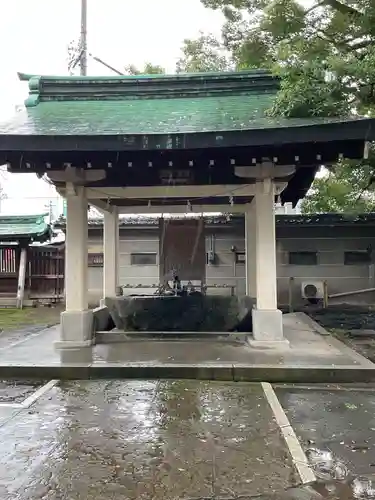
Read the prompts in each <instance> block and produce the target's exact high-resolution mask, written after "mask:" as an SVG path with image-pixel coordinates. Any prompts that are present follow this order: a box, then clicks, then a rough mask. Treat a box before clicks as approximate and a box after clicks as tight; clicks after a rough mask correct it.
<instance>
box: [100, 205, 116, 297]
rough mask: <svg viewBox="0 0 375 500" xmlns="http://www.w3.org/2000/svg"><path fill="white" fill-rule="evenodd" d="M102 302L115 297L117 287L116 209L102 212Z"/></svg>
mask: <svg viewBox="0 0 375 500" xmlns="http://www.w3.org/2000/svg"><path fill="white" fill-rule="evenodd" d="M103 252H104V265H103V301H102V304H104V301H105V298H106V297H115V296H116V294H117V287H118V286H119V219H118V211H117V208H115V207H113V212H104V232H103Z"/></svg>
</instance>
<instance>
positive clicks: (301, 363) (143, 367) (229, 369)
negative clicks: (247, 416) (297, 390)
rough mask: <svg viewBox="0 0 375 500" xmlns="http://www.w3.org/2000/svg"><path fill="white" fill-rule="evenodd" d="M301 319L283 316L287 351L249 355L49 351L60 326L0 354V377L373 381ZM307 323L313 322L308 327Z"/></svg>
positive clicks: (163, 345) (223, 341) (242, 350)
mask: <svg viewBox="0 0 375 500" xmlns="http://www.w3.org/2000/svg"><path fill="white" fill-rule="evenodd" d="M304 316H305V315H304V314H286V315H284V329H285V336H286V337H287V338H288V340H289V342H290V348H283V349H255V348H253V347H251V346H250V345H249V344H248V343H247V342H246V341H244V340H243V341H242V342H241V341H239V340H238V338H237V339H231V338H230V337H227V338H189V339H182V340H181V339H180V340H164V339H163V340H155V339H150V340H147V341H145V340H144V339H142V340H137V339H134V338H133V339H131V340H130V341H124V342H122V343H119V342H116V343H113V342H109V343H108V344H99V345H95V346H92V347H88V348H82V349H68V350H56V349H55V348H54V342H55V341H56V340H58V339H59V334H60V332H59V326H55V327H53V328H49V329H45V330H43V331H41V332H39V333H35V334H33V335H32V336H30V337H28V338H25V339H23V340H22V339H21V340H18V341H17V342H15V343H13V344H11V345H8V346H6V347H3V348H0V377H5V378H10V377H18V378H24V377H29V376H31V377H33V378H67V379H72V378H73V379H74V378H77V379H88V378H95V377H97V378H106V377H108V378H114V377H120V378H127V377H130V378H135V377H138V378H155V377H157V378H197V379H205V378H208V379H213V380H217V379H220V380H242V381H265V380H266V381H270V382H271V381H272V382H275V381H283V380H284V381H289V382H296V381H304V382H308V381H314V382H331V381H340V382H350V381H351V380H350V378H351V377H354V378H353V380H352V381H358V382H363V381H364V380H373V381H375V365H374V364H373V363H371V362H370V361H369V360H367V359H366V358H364V357H363V356H361V355H360V354H358V353H356V352H354V351H353V350H352V349H350V348H348V347H347V346H345V345H344V344H342V343H341V342H339V341H337V340H336V339H334V338H333V337H332V336H330V335H321V334H319V333H317V331H315V330H314V324H311V321H305V320H304V319H305V318H304ZM313 323H314V322H313Z"/></svg>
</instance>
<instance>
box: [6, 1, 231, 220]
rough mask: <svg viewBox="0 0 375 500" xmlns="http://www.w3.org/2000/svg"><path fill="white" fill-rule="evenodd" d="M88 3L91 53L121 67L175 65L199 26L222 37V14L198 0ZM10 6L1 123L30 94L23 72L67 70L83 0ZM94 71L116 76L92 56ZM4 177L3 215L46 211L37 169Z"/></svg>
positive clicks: (62, 72)
mask: <svg viewBox="0 0 375 500" xmlns="http://www.w3.org/2000/svg"><path fill="white" fill-rule="evenodd" d="M3 1H4V0H3ZM87 1H88V47H89V51H90V52H91V53H93V54H94V55H96V56H97V57H100V58H101V59H103V60H105V61H106V62H108V63H109V64H111V65H112V66H114V67H117V68H119V69H120V70H122V69H123V68H124V66H126V65H128V64H135V65H137V66H142V65H143V64H144V63H146V62H152V63H155V64H160V65H161V66H164V67H165V68H166V69H167V70H168V71H173V70H174V67H175V63H176V60H177V59H178V57H179V54H180V48H181V45H182V41H183V39H184V38H191V37H195V36H197V35H198V34H199V31H204V32H211V33H214V34H217V35H218V34H219V33H220V28H221V24H222V17H221V14H220V13H217V12H216V13H215V12H212V11H209V10H206V9H204V7H203V6H202V5H201V3H200V0H87ZM6 5H7V6H6V9H5V8H3V9H1V35H2V43H1V49H0V58H1V64H0V67H1V75H0V121H1V120H3V119H5V118H7V117H9V116H10V115H11V114H12V113H14V109H15V106H16V105H17V104H22V103H23V101H24V99H25V98H26V96H27V92H28V89H27V84H25V83H23V84H21V83H20V82H18V80H17V71H22V72H25V73H26V72H27V73H33V74H58V75H66V74H68V71H67V46H68V44H69V42H70V41H72V40H74V39H78V38H79V33H80V0H12V1H11V2H6ZM88 73H89V74H90V75H108V74H111V72H109V71H108V70H107V69H106V68H104V67H103V66H101V65H100V64H98V63H95V61H92V60H91V61H90V60H89V66H88ZM0 175H1V177H0V182H1V185H2V186H3V188H4V190H5V192H6V194H7V195H8V198H9V199H8V200H5V201H3V202H2V204H1V205H2V209H1V210H2V211H3V212H4V213H35V212H38V211H41V210H43V206H44V204H45V202H46V201H47V198H48V197H49V196H51V189H50V187H49V186H48V185H47V184H46V183H44V182H43V181H40V180H38V179H36V177H35V176H34V175H33V174H19V175H16V174H13V175H12V174H9V173H6V172H4V171H2V172H0ZM35 197H40V199H39V200H35ZM42 197H46V198H45V199H42ZM21 200H23V203H21Z"/></svg>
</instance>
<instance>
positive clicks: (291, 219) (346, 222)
mask: <svg viewBox="0 0 375 500" xmlns="http://www.w3.org/2000/svg"><path fill="white" fill-rule="evenodd" d="M197 217H199V215H197ZM275 217H276V225H277V226H278V227H288V226H289V227H295V226H299V227H306V226H307V227H312V226H320V227H335V226H352V225H356V226H374V225H375V212H370V213H366V214H356V215H350V214H339V213H326V214H293V215H288V214H287V215H284V214H282V215H276V216H275ZM173 218H174V217H171V219H173ZM179 218H180V219H181V218H183V217H181V216H180V217H179ZM204 219H205V223H206V224H207V225H218V226H230V225H233V224H236V223H239V224H242V222H243V220H244V216H243V215H230V214H222V215H206V216H205V217H204ZM119 224H120V227H123V228H126V227H136V228H137V227H158V225H159V218H158V217H149V216H147V215H140V216H136V217H135V216H132V217H121V216H120V219H119ZM65 225H66V221H65V219H64V218H63V217H61V218H60V219H59V220H58V221H56V223H55V227H56V228H62V229H63V228H65ZM88 225H89V229H102V227H103V218H95V219H94V218H93V219H89V222H88Z"/></svg>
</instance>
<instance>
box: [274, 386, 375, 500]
mask: <svg viewBox="0 0 375 500" xmlns="http://www.w3.org/2000/svg"><path fill="white" fill-rule="evenodd" d="M275 391H276V394H277V397H278V399H279V401H280V402H281V404H282V406H283V408H284V410H285V412H286V414H287V416H288V418H289V420H290V422H291V425H292V426H293V428H294V430H295V432H296V435H297V437H298V439H299V441H300V443H301V445H302V447H303V449H304V451H305V453H306V455H307V456H308V458H309V459H310V463H311V465H312V467H313V468H314V471H315V473H316V476H317V478H318V484H317V485H315V487H314V488H315V491H317V492H319V493H320V494H321V496H322V497H323V498H329V499H334V500H336V499H338V500H352V499H355V498H365V499H367V498H371V499H373V498H375V388H374V387H373V386H363V387H347V386H344V385H342V386H333V387H330V386H322V387H319V386H310V387H308V386H307V387H298V385H297V386H294V387H292V386H290V387H288V386H285V387H282V386H278V387H275ZM302 498H303V497H302ZM307 498H310V497H307ZM311 498H315V497H311ZM318 498H321V497H318Z"/></svg>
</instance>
